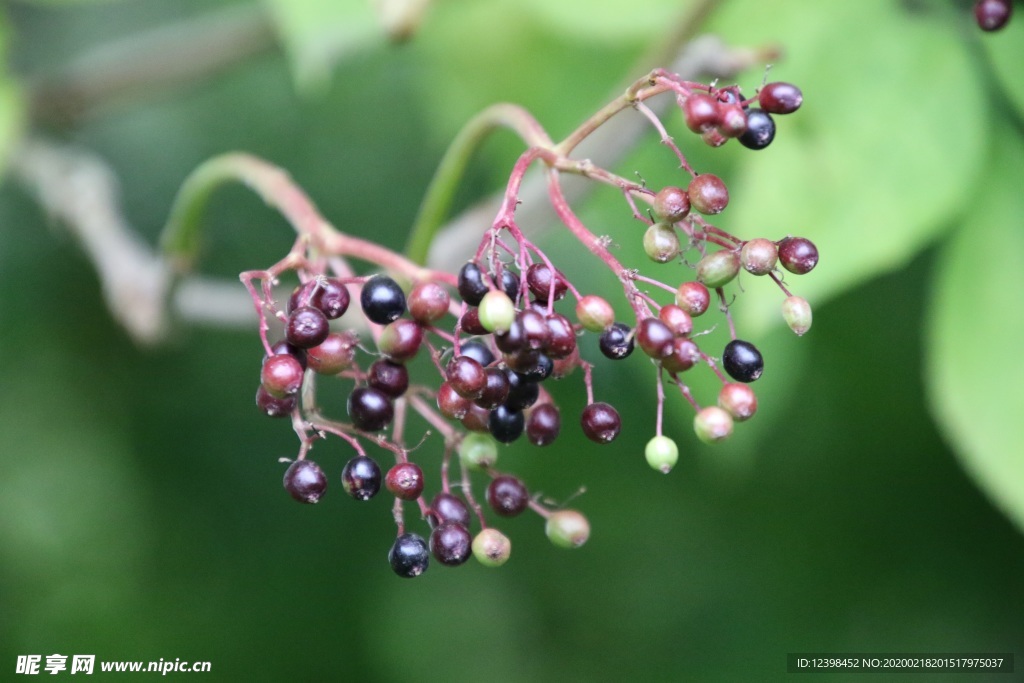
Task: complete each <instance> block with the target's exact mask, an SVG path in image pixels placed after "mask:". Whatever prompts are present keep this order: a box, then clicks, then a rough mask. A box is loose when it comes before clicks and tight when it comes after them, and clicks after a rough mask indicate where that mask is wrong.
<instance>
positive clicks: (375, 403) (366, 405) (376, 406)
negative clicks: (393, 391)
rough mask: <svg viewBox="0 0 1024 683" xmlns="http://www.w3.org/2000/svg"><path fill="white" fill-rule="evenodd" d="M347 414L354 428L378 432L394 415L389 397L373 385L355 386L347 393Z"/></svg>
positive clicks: (393, 408)
mask: <svg viewBox="0 0 1024 683" xmlns="http://www.w3.org/2000/svg"><path fill="white" fill-rule="evenodd" d="M348 416H349V417H350V418H351V419H352V424H353V425H355V427H356V429H361V430H363V431H364V432H379V431H380V430H382V429H384V428H385V427H387V426H388V425H389V424H390V423H391V420H392V418H394V416H395V407H394V405H392V403H391V397H389V396H388V395H387V394H385V393H384V392H383V391H381V390H380V389H376V388H374V387H356V388H355V389H353V390H352V393H351V394H349V395H348Z"/></svg>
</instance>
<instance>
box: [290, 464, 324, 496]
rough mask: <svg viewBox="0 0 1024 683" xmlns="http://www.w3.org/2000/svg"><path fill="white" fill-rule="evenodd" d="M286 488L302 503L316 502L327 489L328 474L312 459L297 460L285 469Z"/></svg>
mask: <svg viewBox="0 0 1024 683" xmlns="http://www.w3.org/2000/svg"><path fill="white" fill-rule="evenodd" d="M284 488H285V490H286V491H287V492H288V493H289V494H291V497H292V498H294V499H295V500H297V501H299V502H300V503H316V502H318V501H319V500H320V496H322V495H323V494H324V491H326V490H327V475H325V474H324V472H323V470H321V469H320V466H319V465H317V464H316V463H315V462H313V461H312V460H296V461H295V462H293V463H292V464H291V465H289V466H288V469H287V470H285V473H284Z"/></svg>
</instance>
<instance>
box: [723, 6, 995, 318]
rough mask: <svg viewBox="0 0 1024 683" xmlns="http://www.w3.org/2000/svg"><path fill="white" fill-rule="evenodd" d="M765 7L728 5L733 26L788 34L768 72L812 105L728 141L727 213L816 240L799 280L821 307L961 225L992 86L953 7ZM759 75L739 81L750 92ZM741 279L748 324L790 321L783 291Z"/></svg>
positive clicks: (765, 229)
mask: <svg viewBox="0 0 1024 683" xmlns="http://www.w3.org/2000/svg"><path fill="white" fill-rule="evenodd" d="M764 5H765V3H761V2H752V1H751V2H747V1H745V0H737V2H735V3H729V4H727V5H726V6H725V9H724V10H723V12H722V14H721V15H719V16H718V17H717V18H718V19H720V25H721V26H722V27H723V30H722V33H723V37H724V38H725V39H726V40H727V41H728V42H729V43H731V44H741V45H743V44H746V45H764V44H769V43H772V42H784V44H785V45H786V51H785V56H784V59H783V60H782V61H781V63H779V64H778V65H776V66H775V67H774V68H773V69H772V70H771V72H770V73H769V75H768V78H769V80H783V81H790V82H793V83H795V84H797V85H798V86H799V87H801V88H802V89H803V92H804V105H803V106H802V107H801V109H800V110H799V111H797V112H796V113H794V114H792V115H788V116H776V117H775V119H776V124H777V134H776V137H775V141H774V142H773V143H772V145H771V146H770V147H768V148H767V149H764V150H761V151H757V152H753V151H750V150H747V149H745V148H743V147H741V146H739V145H730V146H729V147H728V148H726V149H723V150H721V151H722V152H723V153H724V152H728V153H730V154H733V155H735V158H736V159H737V160H738V161H739V164H740V166H739V169H738V175H735V176H733V177H730V178H726V182H727V183H728V184H729V189H730V195H731V198H732V201H731V203H730V206H729V208H728V209H727V210H726V212H725V213H724V214H722V220H721V225H723V227H726V228H727V229H729V230H730V231H731V232H733V233H734V234H737V235H739V236H741V237H744V238H748V239H749V238H753V237H769V238H772V239H779V238H781V237H784V236H786V235H787V234H794V235H800V236H804V237H809V238H810V239H812V240H813V241H814V242H815V243H816V244H817V246H818V249H819V252H820V254H821V261H820V264H819V266H818V268H817V269H816V270H815V271H814V272H812V273H810V274H808V275H804V276H792V275H790V276H788V277H787V284H788V285H790V286H791V287H792V288H793V290H794V293H796V294H799V295H800V296H803V297H805V298H806V299H808V300H809V301H810V302H811V304H812V306H815V305H818V304H820V303H822V302H824V301H825V300H826V299H827V298H829V297H831V296H834V295H836V294H838V293H841V292H843V291H845V290H847V289H849V288H852V287H854V286H856V285H858V284H860V283H862V282H864V281H865V280H867V279H869V278H872V277H875V276H877V275H879V274H881V273H884V272H887V271H890V270H894V269H896V268H899V267H901V266H902V265H903V264H905V263H906V262H907V261H908V260H909V259H911V258H912V257H913V256H914V255H915V254H917V253H918V252H919V251H920V250H921V249H922V248H924V247H925V246H926V245H928V244H929V243H930V242H931V241H932V240H934V239H935V238H936V237H937V236H938V235H939V234H940V233H941V231H942V230H943V229H945V228H947V227H949V226H950V225H952V223H953V221H954V220H955V219H956V218H957V216H958V215H959V214H960V213H961V212H962V210H963V209H962V207H963V204H964V200H965V199H966V196H967V193H968V192H969V191H970V189H971V187H972V185H973V182H972V179H973V178H974V177H975V174H976V173H977V172H978V170H979V168H980V163H981V161H982V150H983V149H984V141H985V134H986V114H987V112H986V107H985V104H986V98H985V96H984V92H983V90H982V86H981V84H980V83H979V80H980V79H979V78H978V75H977V73H976V72H975V70H974V69H973V66H974V64H973V63H972V60H971V59H970V56H969V54H968V51H967V49H966V46H965V45H964V44H963V43H962V41H960V40H959V39H958V37H957V27H956V25H955V24H954V23H953V22H951V21H949V17H948V16H947V15H946V14H945V13H934V14H933V13H929V12H927V11H919V12H911V11H909V10H904V9H901V8H902V7H903V6H904V4H903V3H895V2H885V1H883V0H870V1H867V2H858V3H806V2H799V1H797V0H789V1H787V2H780V3H772V4H771V7H770V8H767V9H768V10H769V11H765V7H764ZM725 27H739V30H738V31H737V30H732V31H728V30H725ZM761 78H762V76H761V74H760V73H759V74H757V76H756V77H755V78H754V79H749V80H745V81H741V85H743V86H744V88H745V90H746V91H748V92H751V91H753V90H754V89H755V87H756V86H757V85H759V84H760V81H761ZM751 81H753V82H751ZM743 284H744V285H745V286H747V290H748V291H746V292H745V293H744V294H743V296H742V297H741V298H742V299H743V301H742V306H740V307H739V308H740V309H742V310H740V311H739V314H740V315H741V316H744V317H747V318H748V319H749V323H748V322H746V321H745V323H744V324H751V325H752V326H754V327H757V326H759V325H760V326H763V325H766V324H769V323H775V324H777V323H778V322H781V317H780V315H779V314H778V304H779V302H780V301H781V300H780V299H779V297H778V292H777V291H773V289H774V288H772V287H762V286H754V283H751V278H745V281H744V283H743ZM756 284H757V285H760V284H761V283H756ZM748 297H749V298H748ZM812 334H813V332H812Z"/></svg>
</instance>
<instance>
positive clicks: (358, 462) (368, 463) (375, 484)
mask: <svg viewBox="0 0 1024 683" xmlns="http://www.w3.org/2000/svg"><path fill="white" fill-rule="evenodd" d="M380 480H381V474H380V467H379V466H378V465H377V462H376V461H375V460H374V459H373V458H370V457H368V456H365V455H357V456H355V457H354V458H352V459H351V460H349V461H348V462H347V463H345V467H344V468H343V469H342V470H341V483H342V485H343V486H344V487H345V492H346V493H348V495H350V496H352V497H353V498H355V499H356V500H370V499H371V498H373V497H374V496H376V495H377V492H378V491H380Z"/></svg>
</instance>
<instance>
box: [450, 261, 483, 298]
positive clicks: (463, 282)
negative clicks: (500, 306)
mask: <svg viewBox="0 0 1024 683" xmlns="http://www.w3.org/2000/svg"><path fill="white" fill-rule="evenodd" d="M458 290H459V296H460V297H462V300H463V301H465V302H466V303H467V304H469V305H470V306H479V305H480V301H481V300H482V299H483V298H484V294H487V292H488V291H489V290H490V287H488V286H487V283H486V282H484V274H483V272H482V271H481V270H480V266H478V265H476V264H475V263H473V262H472V261H468V262H466V264H465V265H463V266H462V269H461V270H459V279H458Z"/></svg>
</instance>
